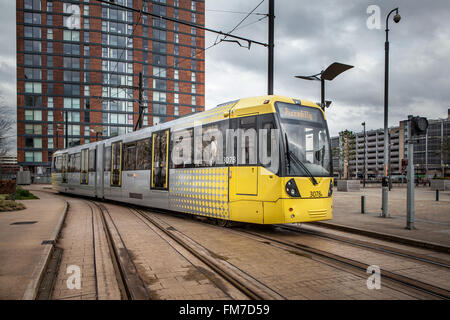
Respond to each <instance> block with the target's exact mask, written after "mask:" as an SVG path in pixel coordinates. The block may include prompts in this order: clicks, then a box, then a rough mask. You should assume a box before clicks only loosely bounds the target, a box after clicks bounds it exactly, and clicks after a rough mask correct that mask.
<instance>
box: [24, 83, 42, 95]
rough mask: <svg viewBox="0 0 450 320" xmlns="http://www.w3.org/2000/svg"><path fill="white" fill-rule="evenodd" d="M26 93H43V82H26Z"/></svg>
mask: <svg viewBox="0 0 450 320" xmlns="http://www.w3.org/2000/svg"><path fill="white" fill-rule="evenodd" d="M25 92H26V93H42V84H41V83H40V82H25Z"/></svg>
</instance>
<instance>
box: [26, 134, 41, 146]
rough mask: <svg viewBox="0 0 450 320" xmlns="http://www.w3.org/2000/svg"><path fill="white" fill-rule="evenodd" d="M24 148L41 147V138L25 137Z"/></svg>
mask: <svg viewBox="0 0 450 320" xmlns="http://www.w3.org/2000/svg"><path fill="white" fill-rule="evenodd" d="M25 148H42V138H32V137H26V138H25Z"/></svg>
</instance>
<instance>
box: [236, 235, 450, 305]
mask: <svg viewBox="0 0 450 320" xmlns="http://www.w3.org/2000/svg"><path fill="white" fill-rule="evenodd" d="M230 231H231V232H236V233H238V234H241V235H243V236H248V237H252V238H253V239H254V240H256V241H260V242H263V243H265V244H267V245H272V246H277V247H279V248H282V249H284V250H288V251H289V250H292V249H294V250H298V251H299V252H300V253H301V254H305V253H306V254H310V255H312V257H318V258H319V259H320V261H322V262H331V263H334V264H338V265H341V266H346V267H350V268H352V269H354V270H358V271H363V272H366V270H367V268H368V267H369V266H370V265H369V264H367V263H364V262H360V261H357V260H354V259H350V258H346V257H343V256H340V255H337V254H334V253H332V252H329V251H325V250H321V249H317V248H312V247H310V246H306V245H304V244H300V243H296V242H292V241H288V240H284V239H280V238H276V237H274V236H267V235H262V234H261V233H258V232H253V231H249V230H244V229H239V228H238V229H234V230H230ZM280 246H281V247H280ZM283 247H284V248H283ZM381 277H382V279H383V281H386V280H388V281H389V282H390V283H389V284H394V285H395V284H397V285H400V286H403V287H406V288H407V289H412V290H413V291H415V292H416V293H422V294H425V295H426V296H428V297H429V298H434V299H444V300H449V299H450V292H449V291H448V290H445V289H443V288H440V287H437V286H434V285H432V284H429V283H425V282H422V281H419V280H416V279H412V278H409V277H406V276H403V275H400V274H397V273H394V272H391V271H387V270H382V271H381ZM396 290H397V289H396ZM425 298H426V297H425Z"/></svg>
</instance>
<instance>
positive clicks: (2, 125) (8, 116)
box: [0, 97, 15, 156]
mask: <svg viewBox="0 0 450 320" xmlns="http://www.w3.org/2000/svg"><path fill="white" fill-rule="evenodd" d="M0 100H1V102H0V156H4V155H5V154H6V153H7V152H8V150H9V149H10V144H9V143H8V142H9V139H10V138H13V137H14V133H13V132H12V129H13V127H14V123H15V120H14V115H15V112H14V109H13V108H11V107H8V106H6V104H5V103H4V99H2V97H0Z"/></svg>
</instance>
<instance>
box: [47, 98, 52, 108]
mask: <svg viewBox="0 0 450 320" xmlns="http://www.w3.org/2000/svg"><path fill="white" fill-rule="evenodd" d="M47 108H53V97H48V99H47Z"/></svg>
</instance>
